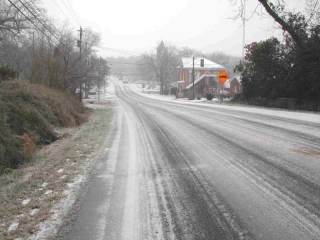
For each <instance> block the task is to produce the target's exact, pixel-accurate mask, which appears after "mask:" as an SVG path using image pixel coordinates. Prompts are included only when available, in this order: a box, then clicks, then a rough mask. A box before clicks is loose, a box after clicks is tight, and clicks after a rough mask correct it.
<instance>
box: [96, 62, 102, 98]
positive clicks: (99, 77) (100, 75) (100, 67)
mask: <svg viewBox="0 0 320 240" xmlns="http://www.w3.org/2000/svg"><path fill="white" fill-rule="evenodd" d="M101 80H102V64H101V57H100V59H99V76H98V82H97V85H98V86H97V87H98V103H100V81H101Z"/></svg>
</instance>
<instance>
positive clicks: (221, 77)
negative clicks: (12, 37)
mask: <svg viewBox="0 0 320 240" xmlns="http://www.w3.org/2000/svg"><path fill="white" fill-rule="evenodd" d="M218 78H219V83H220V85H221V86H223V85H224V83H225V82H226V81H227V80H228V78H229V76H228V72H227V71H225V70H223V71H220V72H219V75H218Z"/></svg>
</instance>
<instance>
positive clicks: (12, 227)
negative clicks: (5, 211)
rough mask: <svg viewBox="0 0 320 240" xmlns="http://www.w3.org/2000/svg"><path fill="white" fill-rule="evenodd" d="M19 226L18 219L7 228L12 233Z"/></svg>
mask: <svg viewBox="0 0 320 240" xmlns="http://www.w3.org/2000/svg"><path fill="white" fill-rule="evenodd" d="M18 227H19V221H18V220H17V221H15V222H13V223H11V224H10V226H9V228H8V233H12V232H14V231H16V230H17V229H18Z"/></svg>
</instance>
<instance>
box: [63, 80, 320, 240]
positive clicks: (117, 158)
mask: <svg viewBox="0 0 320 240" xmlns="http://www.w3.org/2000/svg"><path fill="white" fill-rule="evenodd" d="M114 91H115V94H116V95H117V96H118V100H117V101H118V105H117V107H116V112H117V114H118V119H119V121H118V123H117V128H116V129H117V130H116V131H115V133H114V134H115V141H114V142H113V145H112V147H111V149H110V151H108V153H107V154H106V155H105V156H104V157H103V158H102V159H101V161H100V163H99V164H98V165H97V166H96V169H95V171H94V173H93V175H92V180H91V182H90V183H89V185H88V192H87V193H86V194H84V197H83V199H82V200H81V201H80V206H81V207H80V210H79V212H77V213H76V214H75V221H74V222H73V223H72V224H71V225H70V226H69V228H70V231H69V232H68V233H67V234H65V235H64V236H63V237H62V238H63V239H84V240H88V239H117V240H121V239H133V240H134V239H219V240H220V239H261V240H276V239H290V240H301V239H306V240H309V239H310V240H314V239H320V204H319V199H320V176H319V174H318V173H319V171H320V135H319V127H320V119H319V115H318V114H312V113H300V112H289V111H279V110H269V109H262V108H251V107H250V108H247V107H242V106H241V107H238V106H237V107H234V106H224V105H216V104H204V103H188V102H187V103H180V102H178V101H175V100H174V99H165V100H161V99H157V98H154V97H149V96H148V97H146V96H145V94H141V93H137V91H136V90H135V91H133V90H132V87H131V88H130V87H129V86H128V85H122V84H118V83H116V84H115V89H114Z"/></svg>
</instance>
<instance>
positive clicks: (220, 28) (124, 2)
mask: <svg viewBox="0 0 320 240" xmlns="http://www.w3.org/2000/svg"><path fill="white" fill-rule="evenodd" d="M247 2H248V7H247V8H248V10H247V12H248V14H247V15H248V16H250V15H251V13H252V12H253V9H255V7H256V5H257V0H247ZM286 2H287V3H288V5H289V8H290V9H296V10H299V9H302V10H303V9H304V3H305V0H287V1H286ZM43 4H44V7H45V8H46V9H47V10H48V13H49V15H50V16H51V17H53V18H55V19H56V20H57V21H59V22H60V23H62V22H63V23H66V22H68V23H69V24H70V27H71V28H74V29H75V32H76V28H78V27H79V25H80V24H81V25H82V26H83V27H84V28H85V27H90V28H91V29H93V30H94V31H96V32H99V33H100V34H101V37H102V42H101V45H102V46H103V47H104V49H105V52H104V55H105V54H107V55H129V54H140V53H143V52H150V51H152V49H154V47H155V46H156V45H157V43H158V42H159V41H160V40H164V41H165V42H168V43H170V44H173V45H176V46H178V47H183V46H188V47H191V48H195V49H198V50H201V51H204V52H214V51H220V52H224V53H227V54H231V55H236V56H240V55H241V49H242V23H241V21H240V20H232V19H231V18H232V17H233V16H235V15H236V13H237V7H236V6H235V5H232V3H231V1H229V0H192V1H191V0H90V1H88V0H53V1H52V0H43ZM246 33H247V38H246V39H247V41H246V42H247V43H250V42H252V41H258V40H262V39H266V38H268V37H271V36H281V31H280V30H279V28H278V26H277V25H276V24H275V23H274V22H273V21H272V20H271V18H270V17H268V16H267V15H265V16H258V15H255V16H253V17H252V18H251V19H250V20H249V21H248V23H247V32H246Z"/></svg>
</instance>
